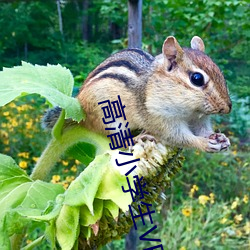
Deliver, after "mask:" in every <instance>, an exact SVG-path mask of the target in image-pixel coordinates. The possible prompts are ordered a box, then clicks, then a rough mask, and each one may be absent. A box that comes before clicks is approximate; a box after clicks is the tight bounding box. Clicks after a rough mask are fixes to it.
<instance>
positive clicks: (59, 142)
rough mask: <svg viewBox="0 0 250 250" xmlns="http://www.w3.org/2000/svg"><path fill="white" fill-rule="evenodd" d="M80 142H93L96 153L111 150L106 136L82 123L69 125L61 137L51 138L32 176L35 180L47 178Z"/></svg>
mask: <svg viewBox="0 0 250 250" xmlns="http://www.w3.org/2000/svg"><path fill="white" fill-rule="evenodd" d="M78 142H86V143H90V144H93V145H94V146H95V147H96V155H99V154H102V153H103V152H105V151H106V150H109V140H108V139H107V138H106V137H105V136H103V135H100V134H97V133H95V132H92V131H90V130H88V129H86V128H84V127H82V126H80V125H76V126H72V127H69V128H67V129H65V130H64V131H63V134H62V135H61V137H59V138H57V139H56V138H53V139H51V141H50V142H49V144H48V145H47V147H46V149H45V150H44V152H43V153H42V155H41V157H40V158H39V160H38V162H37V164H36V166H35V168H34V169H33V172H32V174H31V176H30V177H31V178H32V179H33V180H38V179H39V180H46V179H47V177H48V176H49V173H50V172H51V170H52V169H53V167H54V166H55V164H56V162H57V161H58V160H59V159H60V157H61V155H62V154H63V153H64V152H65V151H66V150H67V149H68V148H69V147H71V146H72V145H74V144H76V143H78Z"/></svg>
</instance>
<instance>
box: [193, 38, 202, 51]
mask: <svg viewBox="0 0 250 250" xmlns="http://www.w3.org/2000/svg"><path fill="white" fill-rule="evenodd" d="M191 48H192V49H197V50H200V51H202V52H204V51H205V45H204V42H203V40H202V39H201V38H200V37H198V36H194V37H193V38H192V40H191Z"/></svg>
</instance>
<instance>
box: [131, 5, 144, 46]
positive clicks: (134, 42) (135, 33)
mask: <svg viewBox="0 0 250 250" xmlns="http://www.w3.org/2000/svg"><path fill="white" fill-rule="evenodd" d="M128 47H129V48H141V47H142V0H129V1H128Z"/></svg>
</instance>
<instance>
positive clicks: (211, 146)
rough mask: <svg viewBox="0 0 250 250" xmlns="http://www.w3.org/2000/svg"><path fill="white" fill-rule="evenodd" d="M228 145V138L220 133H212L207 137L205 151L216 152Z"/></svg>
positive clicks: (225, 148)
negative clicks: (206, 148)
mask: <svg viewBox="0 0 250 250" xmlns="http://www.w3.org/2000/svg"><path fill="white" fill-rule="evenodd" d="M229 147H230V141H229V139H228V138H227V137H226V136H225V135H224V134H222V133H214V134H212V135H210V136H209V138H208V150H207V152H211V153H216V152H220V151H225V150H227V149H228V148H229Z"/></svg>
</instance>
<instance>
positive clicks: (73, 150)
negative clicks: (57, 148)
mask: <svg viewBox="0 0 250 250" xmlns="http://www.w3.org/2000/svg"><path fill="white" fill-rule="evenodd" d="M66 154H68V155H69V156H71V157H73V158H74V159H77V160H78V161H80V162H82V163H83V164H85V165H88V164H89V163H90V162H92V161H93V160H94V158H95V154H96V148H95V146H94V145H92V144H89V143H86V142H79V143H77V144H74V145H73V146H72V147H70V148H69V149H68V150H67V152H66Z"/></svg>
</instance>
